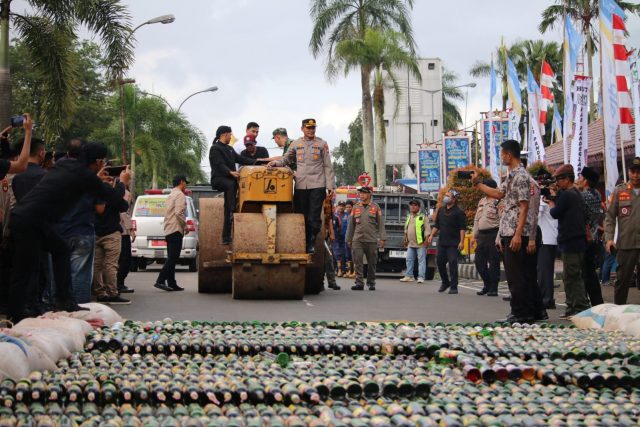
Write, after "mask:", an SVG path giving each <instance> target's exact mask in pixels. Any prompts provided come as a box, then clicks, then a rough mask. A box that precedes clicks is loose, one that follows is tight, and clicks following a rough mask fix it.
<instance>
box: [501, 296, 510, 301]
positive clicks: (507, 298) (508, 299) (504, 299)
mask: <svg viewBox="0 0 640 427" xmlns="http://www.w3.org/2000/svg"><path fill="white" fill-rule="evenodd" d="M502 301H511V295H509V296H506V297H502Z"/></svg>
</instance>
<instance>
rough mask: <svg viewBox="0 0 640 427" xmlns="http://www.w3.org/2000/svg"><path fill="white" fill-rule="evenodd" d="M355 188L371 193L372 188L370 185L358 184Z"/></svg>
mask: <svg viewBox="0 0 640 427" xmlns="http://www.w3.org/2000/svg"><path fill="white" fill-rule="evenodd" d="M356 190H358V192H359V193H372V192H373V189H372V188H371V187H367V186H364V185H361V186H359V187H358V188H357V189H356Z"/></svg>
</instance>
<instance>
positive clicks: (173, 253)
mask: <svg viewBox="0 0 640 427" xmlns="http://www.w3.org/2000/svg"><path fill="white" fill-rule="evenodd" d="M165 240H166V241H167V260H166V261H165V262H164V265H163V266H162V270H160V274H159V275H158V280H156V283H165V282H166V284H167V285H169V286H176V285H177V283H176V263H177V262H178V258H180V251H181V250H182V233H180V232H179V231H176V232H175V233H171V234H169V235H168V236H166V237H165Z"/></svg>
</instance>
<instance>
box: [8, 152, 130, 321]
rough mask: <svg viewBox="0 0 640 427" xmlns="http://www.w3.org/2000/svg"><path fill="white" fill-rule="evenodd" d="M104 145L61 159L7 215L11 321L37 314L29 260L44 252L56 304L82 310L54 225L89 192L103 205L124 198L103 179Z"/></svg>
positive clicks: (67, 255) (69, 267)
mask: <svg viewBox="0 0 640 427" xmlns="http://www.w3.org/2000/svg"><path fill="white" fill-rule="evenodd" d="M107 155H108V150H107V147H106V146H105V145H104V144H101V143H90V144H87V145H86V146H85V147H84V150H83V153H82V156H81V159H78V160H76V159H71V158H69V159H64V160H61V161H60V162H58V163H56V165H55V166H54V167H53V168H51V169H50V170H49V172H47V174H46V175H45V176H44V177H43V178H42V180H41V181H40V182H39V183H38V185H36V186H35V187H34V188H33V189H32V190H31V191H30V192H29V193H28V194H27V195H25V196H24V198H23V199H22V200H21V202H20V203H19V204H18V205H17V206H16V207H15V209H14V210H13V212H12V213H11V226H10V227H11V234H12V236H13V238H14V252H13V255H14V261H13V266H14V268H13V271H12V275H11V289H10V295H9V299H10V304H9V307H10V310H11V312H10V316H11V318H12V319H13V320H14V321H15V320H20V319H23V318H25V317H29V316H34V315H38V314H41V313H39V310H38V308H37V305H36V304H34V300H33V299H34V296H36V292H35V290H34V289H29V286H30V283H32V280H31V278H30V275H31V274H32V273H33V270H34V269H33V264H32V262H33V256H34V254H37V253H40V252H41V251H44V250H47V251H49V252H50V253H51V256H52V260H53V275H54V278H55V283H56V295H55V299H56V301H55V305H56V308H57V309H59V310H65V311H77V310H79V309H81V308H80V307H79V306H78V304H76V302H75V301H74V298H73V295H72V292H71V261H70V258H69V248H68V246H67V244H66V242H65V241H64V239H63V238H62V237H60V235H59V234H58V232H57V231H56V229H55V227H54V225H55V224H56V223H57V222H58V221H59V220H60V218H62V216H63V215H64V214H65V213H66V212H67V211H69V210H70V209H71V208H72V207H73V206H74V205H75V204H76V203H77V202H78V200H80V198H81V197H82V196H83V195H84V194H87V193H88V194H92V195H94V196H96V197H97V198H100V199H102V200H105V201H107V202H112V203H118V201H119V200H120V199H121V198H122V196H120V195H118V193H117V192H116V191H115V190H114V189H113V188H111V187H109V186H108V185H106V184H105V183H104V182H103V180H102V179H106V173H105V172H104V170H103V168H104V162H105V158H106V157H107Z"/></svg>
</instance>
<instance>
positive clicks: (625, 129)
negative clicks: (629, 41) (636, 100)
mask: <svg viewBox="0 0 640 427" xmlns="http://www.w3.org/2000/svg"><path fill="white" fill-rule="evenodd" d="M612 17H613V56H614V60H615V73H616V86H617V89H618V109H619V111H620V136H621V138H622V140H623V141H628V140H630V139H631V131H630V129H629V125H631V124H633V115H632V114H631V110H632V109H633V103H632V101H631V93H630V92H629V85H628V83H627V82H628V81H629V78H630V75H631V70H630V69H629V61H628V60H627V58H629V56H630V55H631V52H627V48H626V47H625V46H624V43H625V40H626V37H625V32H626V28H625V25H624V19H623V18H622V17H620V16H619V15H616V14H615V13H614V14H612Z"/></svg>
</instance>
